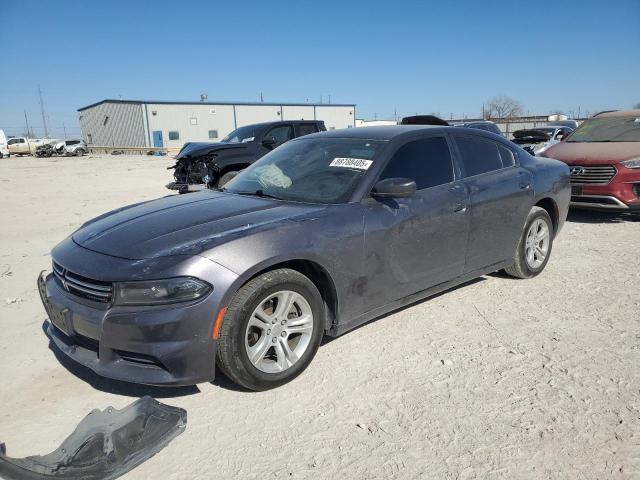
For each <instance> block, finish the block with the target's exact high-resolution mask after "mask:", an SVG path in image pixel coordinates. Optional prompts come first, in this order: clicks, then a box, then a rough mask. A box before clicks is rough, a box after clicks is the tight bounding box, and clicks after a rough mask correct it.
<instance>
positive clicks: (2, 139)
mask: <svg viewBox="0 0 640 480" xmlns="http://www.w3.org/2000/svg"><path fill="white" fill-rule="evenodd" d="M9 155H11V154H10V153H9V147H8V146H7V137H6V135H5V134H4V130H0V158H2V157H8V156H9Z"/></svg>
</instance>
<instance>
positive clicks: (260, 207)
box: [72, 190, 325, 260]
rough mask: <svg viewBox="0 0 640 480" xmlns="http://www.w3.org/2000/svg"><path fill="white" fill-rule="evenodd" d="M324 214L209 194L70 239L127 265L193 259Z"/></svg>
mask: <svg viewBox="0 0 640 480" xmlns="http://www.w3.org/2000/svg"><path fill="white" fill-rule="evenodd" d="M323 208H325V207H324V206H321V205H320V206H319V205H305V204H296V203H288V202H282V201H279V200H273V199H265V198H259V197H251V196H242V195H235V194H231V193H222V192H214V191H210V190H207V191H203V192H199V193H192V194H189V195H173V196H168V197H164V198H160V199H158V200H152V201H150V202H145V203H140V204H136V205H132V206H129V207H125V208H123V209H120V210H115V211H113V212H109V213H107V214H104V215H102V216H100V217H97V218H95V219H93V220H91V221H89V222H87V223H85V224H84V225H82V226H81V227H80V228H79V229H78V230H77V231H76V232H75V233H73V235H72V238H73V241H74V242H75V243H77V244H78V245H80V246H82V247H84V248H87V249H89V250H93V251H95V252H99V253H103V254H107V255H111V256H114V257H120V258H127V259H136V260H138V259H140V260H141V259H148V258H156V257H162V256H171V255H196V254H200V253H202V252H204V251H205V250H209V249H211V248H213V247H215V246H216V245H219V244H221V243H224V242H227V241H230V240H232V239H234V238H237V237H239V236H246V235H248V234H250V233H252V232H254V231H257V230H259V229H265V228H274V226H275V224H276V223H279V222H295V221H296V219H299V218H301V217H304V216H306V215H307V214H310V213H314V212H316V211H318V210H321V209H323Z"/></svg>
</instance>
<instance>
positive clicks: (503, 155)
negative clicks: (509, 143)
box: [498, 145, 516, 168]
mask: <svg viewBox="0 0 640 480" xmlns="http://www.w3.org/2000/svg"><path fill="white" fill-rule="evenodd" d="M498 153H500V159H501V160H502V166H503V167H504V168H506V167H513V166H514V165H515V164H516V159H515V156H514V155H513V152H512V151H511V150H509V149H508V148H507V147H505V146H503V145H498Z"/></svg>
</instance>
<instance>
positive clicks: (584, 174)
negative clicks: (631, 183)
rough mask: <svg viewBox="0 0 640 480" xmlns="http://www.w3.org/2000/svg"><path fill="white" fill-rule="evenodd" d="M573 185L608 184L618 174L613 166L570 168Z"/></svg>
mask: <svg viewBox="0 0 640 480" xmlns="http://www.w3.org/2000/svg"><path fill="white" fill-rule="evenodd" d="M569 170H570V171H571V183H575V184H580V185H585V184H587V185H593V184H607V183H609V182H610V181H611V179H612V178H613V177H614V175H615V174H616V173H617V171H616V168H615V167H614V166H613V165H590V166H587V167H582V166H578V165H576V166H571V165H570V166H569Z"/></svg>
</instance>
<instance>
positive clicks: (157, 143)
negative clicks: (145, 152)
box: [153, 130, 164, 148]
mask: <svg viewBox="0 0 640 480" xmlns="http://www.w3.org/2000/svg"><path fill="white" fill-rule="evenodd" d="M153 146H154V147H155V148H162V147H164V143H163V142H162V130H154V132H153Z"/></svg>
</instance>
